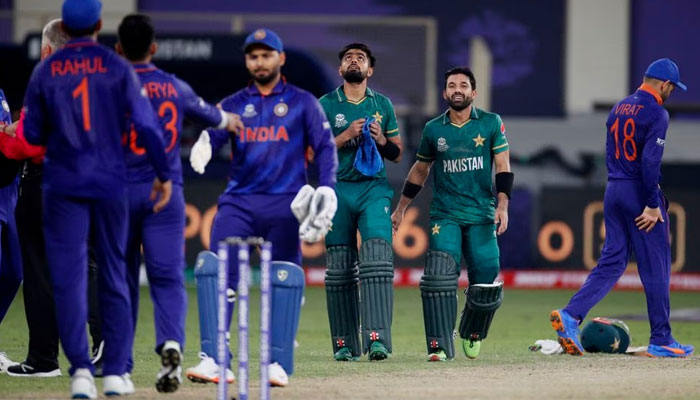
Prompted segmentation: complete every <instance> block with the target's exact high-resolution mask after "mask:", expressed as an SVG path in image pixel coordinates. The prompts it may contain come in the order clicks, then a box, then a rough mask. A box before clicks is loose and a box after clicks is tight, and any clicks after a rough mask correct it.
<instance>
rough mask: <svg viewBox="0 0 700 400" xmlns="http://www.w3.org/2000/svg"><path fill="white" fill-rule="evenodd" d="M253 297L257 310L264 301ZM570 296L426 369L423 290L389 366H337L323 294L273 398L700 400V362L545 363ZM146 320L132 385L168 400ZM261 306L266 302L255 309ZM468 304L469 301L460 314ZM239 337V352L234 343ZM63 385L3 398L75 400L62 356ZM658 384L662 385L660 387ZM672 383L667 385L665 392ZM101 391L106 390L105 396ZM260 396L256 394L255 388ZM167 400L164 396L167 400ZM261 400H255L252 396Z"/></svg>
mask: <svg viewBox="0 0 700 400" xmlns="http://www.w3.org/2000/svg"><path fill="white" fill-rule="evenodd" d="M256 294H257V292H254V293H253V296H252V297H253V298H252V299H251V301H252V302H256V301H257V297H256V296H255V295H256ZM571 294H572V292H571V291H559V290H550V291H524V290H507V291H506V293H505V300H504V303H503V306H502V307H501V309H500V310H499V312H498V314H497V315H496V318H495V320H494V323H493V325H492V327H491V331H490V333H489V338H488V340H486V341H485V342H484V344H483V345H482V348H481V355H480V357H479V359H478V360H476V361H469V360H467V359H466V358H465V357H464V355H463V354H461V352H460V353H459V354H458V355H457V357H456V358H455V360H454V361H451V362H447V363H439V364H435V363H427V362H426V361H425V353H426V350H425V344H424V339H423V317H422V310H421V303H420V294H419V291H418V288H408V289H397V290H396V298H395V312H394V325H393V346H394V354H393V355H392V356H391V357H390V358H389V359H388V360H387V361H384V362H373V363H371V364H370V363H369V362H368V361H366V357H364V358H363V360H362V361H361V362H356V363H337V362H334V361H332V355H331V343H330V336H329V329H328V320H327V316H326V304H325V293H324V290H323V289H322V288H310V289H308V290H307V292H306V305H305V307H304V309H303V311H302V320H301V323H300V328H299V334H298V340H299V342H300V347H299V348H298V349H297V353H296V371H295V374H294V376H293V377H292V379H291V384H290V386H289V387H287V388H284V389H274V390H273V398H282V399H294V398H301V399H312V398H313V399H315V398H319V399H325V398H348V399H349V398H353V399H356V398H365V397H376V398H397V399H398V398H402V399H403V398H416V399H419V398H430V397H436V398H438V397H439V398H465V396H466V397H471V398H546V397H552V398H555V397H560V398H561V397H563V398H591V397H593V396H595V397H597V398H658V397H661V398H698V396H700V382H699V380H698V379H697V376H700V363H699V362H698V361H700V359H699V358H698V357H697V356H693V357H691V358H690V359H686V360H652V359H647V358H643V357H632V356H625V355H616V356H611V355H605V356H602V355H590V354H589V355H586V356H585V357H581V358H577V357H570V356H544V355H542V354H540V353H536V354H535V353H531V352H530V351H528V345H530V344H532V343H534V341H535V340H537V339H548V338H550V339H551V338H554V336H555V335H554V332H553V331H552V330H551V327H550V325H549V321H548V315H549V311H551V310H552V309H553V308H556V307H561V306H563V305H565V304H566V302H567V300H568V298H569V297H570V296H571ZM189 295H190V297H189V298H190V303H189V313H188V317H187V341H188V343H187V345H186V349H185V367H189V366H192V365H194V364H196V363H197V361H198V359H197V351H198V350H199V329H198V322H197V309H196V296H195V291H194V289H192V288H190V289H189ZM141 296H142V301H141V315H140V318H139V324H138V327H137V331H136V341H135V345H134V358H135V361H136V367H135V370H134V373H133V381H134V383H135V384H136V387H137V394H136V395H135V396H132V397H130V398H155V397H159V398H160V397H161V395H158V394H157V393H156V392H155V389H154V388H153V383H154V377H155V374H156V372H157V371H158V368H159V357H158V356H157V355H156V354H155V353H153V347H154V343H153V341H154V334H153V332H154V327H153V317H152V306H151V302H150V298H149V295H148V291H147V289H143V290H142V292H141ZM254 304H257V303H254ZM671 304H672V307H673V308H676V309H679V308H692V307H698V305H699V304H700V294H696V293H673V294H672V296H671ZM462 305H463V298H462V297H461V298H460V308H461V307H462ZM23 307H24V306H23V302H22V295H21V293H20V294H19V295H18V296H17V298H16V299H15V302H14V304H13V305H12V307H11V308H10V311H9V313H8V315H7V316H6V318H5V320H4V321H3V323H2V325H0V351H5V352H6V353H7V354H8V356H9V357H10V358H11V359H12V360H13V361H21V360H23V358H24V357H25V355H26V346H27V326H26V322H25V319H24V308H23ZM255 310H256V308H253V310H251V311H252V312H251V316H252V320H251V325H252V326H254V327H255V328H254V329H253V331H252V332H251V337H254V338H255V340H256V339H257V335H255V336H254V335H253V334H254V333H256V328H257V319H256V317H257V315H256V313H255V312H254V311H255ZM631 313H638V314H644V313H646V306H645V298H644V295H643V293H641V292H613V293H611V294H610V295H609V296H608V297H607V298H606V299H605V300H604V301H603V302H601V303H600V304H599V305H598V306H597V307H596V308H595V309H593V311H592V312H591V316H615V315H618V314H631ZM628 325H629V327H630V330H631V332H632V345H635V346H640V345H646V344H647V340H648V335H649V333H648V331H649V327H648V323H647V322H636V321H629V322H628ZM673 329H674V335H675V337H676V338H677V339H678V340H679V341H681V342H682V343H689V344H693V345H695V346H698V345H700V326H699V325H698V324H696V323H683V322H675V323H673ZM235 333H236V330H235V328H234V329H233V330H232V337H233V338H232V343H234V344H235ZM255 340H252V342H251V366H253V367H252V371H251V375H252V376H251V384H252V385H253V384H255V383H257V381H256V380H255V379H256V377H257V371H256V370H255V367H256V366H257V365H256V363H257V359H256V352H257V343H256V341H255ZM60 364H61V369H62V371H63V374H64V376H63V377H61V378H46V379H39V378H12V377H9V376H7V375H4V374H3V375H0V398H3V399H5V398H12V399H16V398H67V397H68V393H69V392H68V390H69V380H68V378H67V368H68V363H67V361H66V359H65V358H64V357H63V355H62V354H61V358H60ZM657 382H658V384H657ZM664 382H666V383H664ZM100 388H101V384H100V383H98V390H100ZM214 392H215V388H214V386H212V385H196V384H193V383H191V382H187V381H186V382H184V383H183V385H182V386H181V389H180V390H179V391H178V392H177V393H176V394H174V395H169V396H167V398H173V399H174V398H178V399H179V398H195V399H209V398H213V397H214ZM252 393H253V394H255V393H257V391H256V390H255V389H254V388H253V390H252ZM163 398H165V397H163ZM252 398H255V397H252Z"/></svg>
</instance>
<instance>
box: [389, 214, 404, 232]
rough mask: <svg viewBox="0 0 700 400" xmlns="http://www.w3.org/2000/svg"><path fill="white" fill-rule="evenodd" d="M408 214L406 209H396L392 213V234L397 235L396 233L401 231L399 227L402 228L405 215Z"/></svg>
mask: <svg viewBox="0 0 700 400" xmlns="http://www.w3.org/2000/svg"><path fill="white" fill-rule="evenodd" d="M405 212H406V209H400V208H398V207H397V208H396V210H394V212H393V213H391V233H392V234H394V235H396V232H398V230H399V226H401V221H403V215H404V213H405Z"/></svg>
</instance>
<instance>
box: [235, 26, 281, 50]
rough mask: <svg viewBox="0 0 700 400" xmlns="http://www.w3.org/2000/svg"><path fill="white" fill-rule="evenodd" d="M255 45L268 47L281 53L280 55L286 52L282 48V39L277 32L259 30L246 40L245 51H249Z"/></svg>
mask: <svg viewBox="0 0 700 400" xmlns="http://www.w3.org/2000/svg"><path fill="white" fill-rule="evenodd" d="M254 44H261V45H263V46H267V47H269V48H271V49H272V50H277V51H279V52H280V53H281V52H282V51H283V50H284V49H283V47H282V39H280V37H279V36H277V34H276V33H275V32H273V31H271V30H269V29H265V28H262V29H258V30H256V31H255V32H253V33H251V34H250V35H248V37H246V38H245V42H244V43H243V51H244V52H245V51H248V47H250V46H252V45H254Z"/></svg>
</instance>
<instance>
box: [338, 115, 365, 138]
mask: <svg viewBox="0 0 700 400" xmlns="http://www.w3.org/2000/svg"><path fill="white" fill-rule="evenodd" d="M364 124H365V119H364V118H360V119H356V120H354V121H352V123H351V124H350V126H348V129H346V130H344V131H343V134H344V135H345V136H347V137H348V139H355V138H356V137H358V136H360V135H362V125H364Z"/></svg>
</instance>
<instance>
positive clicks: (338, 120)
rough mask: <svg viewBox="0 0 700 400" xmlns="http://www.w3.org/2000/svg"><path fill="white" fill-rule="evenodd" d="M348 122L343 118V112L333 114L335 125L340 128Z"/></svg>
mask: <svg viewBox="0 0 700 400" xmlns="http://www.w3.org/2000/svg"><path fill="white" fill-rule="evenodd" d="M347 124H348V120H346V119H345V114H335V127H336V128H342V127H344V126H345V125H347Z"/></svg>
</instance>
